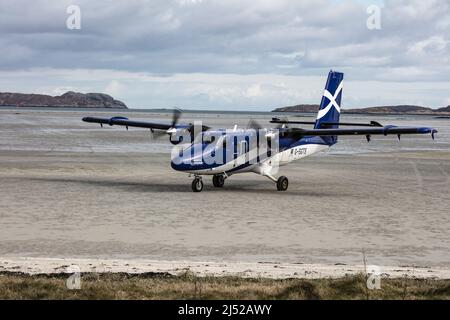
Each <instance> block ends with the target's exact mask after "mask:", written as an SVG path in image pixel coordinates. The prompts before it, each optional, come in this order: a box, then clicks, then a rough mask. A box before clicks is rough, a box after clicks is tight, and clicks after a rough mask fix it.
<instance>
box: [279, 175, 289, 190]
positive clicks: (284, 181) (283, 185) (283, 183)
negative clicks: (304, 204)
mask: <svg viewBox="0 0 450 320" xmlns="http://www.w3.org/2000/svg"><path fill="white" fill-rule="evenodd" d="M288 186H289V181H288V178H286V177H285V176H281V177H279V178H278V180H277V190H278V191H286V190H287V188H288Z"/></svg>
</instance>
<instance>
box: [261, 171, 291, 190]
mask: <svg viewBox="0 0 450 320" xmlns="http://www.w3.org/2000/svg"><path fill="white" fill-rule="evenodd" d="M265 176H266V177H267V178H269V179H270V180H272V181H273V182H275V183H276V184H277V190H278V191H286V190H287V188H288V186H289V180H288V178H286V177H285V176H281V177H279V178H278V179H276V178H275V177H273V176H271V175H268V174H265Z"/></svg>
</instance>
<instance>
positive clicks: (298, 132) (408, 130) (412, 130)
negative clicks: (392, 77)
mask: <svg viewBox="0 0 450 320" xmlns="http://www.w3.org/2000/svg"><path fill="white" fill-rule="evenodd" d="M287 131H288V132H289V133H291V134H292V135H294V136H298V137H302V136H303V137H304V136H352V135H364V136H366V137H370V136H371V135H385V136H387V135H392V134H395V135H398V136H400V135H402V134H427V133H431V136H432V137H433V139H434V134H435V133H437V130H436V129H434V128H429V127H397V126H392V125H390V126H384V127H381V128H380V127H374V128H352V129H339V128H337V129H301V128H291V129H287Z"/></svg>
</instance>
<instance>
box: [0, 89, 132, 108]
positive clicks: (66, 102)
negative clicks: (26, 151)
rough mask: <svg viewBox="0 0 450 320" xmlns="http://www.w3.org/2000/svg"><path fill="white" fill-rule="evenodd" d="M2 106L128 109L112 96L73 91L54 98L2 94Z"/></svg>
mask: <svg viewBox="0 0 450 320" xmlns="http://www.w3.org/2000/svg"><path fill="white" fill-rule="evenodd" d="M0 106H15V107H55V108H57V107H60V108H115V109H127V106H126V105H125V103H123V102H122V101H119V100H115V99H114V98H113V97H111V96H110V95H107V94H104V93H79V92H73V91H68V92H66V93H64V94H63V95H60V96H54V97H52V96H49V95H44V94H25V93H10V92H0Z"/></svg>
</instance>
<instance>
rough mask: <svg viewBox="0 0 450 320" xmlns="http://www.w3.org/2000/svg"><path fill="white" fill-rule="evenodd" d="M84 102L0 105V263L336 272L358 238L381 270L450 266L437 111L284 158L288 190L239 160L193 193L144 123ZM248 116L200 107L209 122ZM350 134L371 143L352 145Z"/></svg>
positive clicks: (353, 268)
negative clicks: (132, 126)
mask: <svg viewBox="0 0 450 320" xmlns="http://www.w3.org/2000/svg"><path fill="white" fill-rule="evenodd" d="M84 114H86V112H84V113H83V112H81V111H73V112H56V111H53V112H52V111H41V112H35V111H20V112H16V111H10V110H1V112H0V118H1V122H0V131H1V132H0V133H1V137H0V195H1V198H0V262H1V263H0V271H1V270H4V271H11V270H15V269H14V268H12V267H11V266H14V267H18V268H16V269H17V270H20V271H23V272H27V270H28V271H29V272H38V273H39V272H49V270H50V269H54V268H57V267H58V266H64V265H67V264H69V265H70V264H72V263H76V264H78V265H80V266H82V269H83V268H90V267H89V264H90V263H91V264H92V261H94V263H93V264H94V265H100V264H102V263H103V262H101V261H105V264H106V265H109V267H110V268H111V269H110V270H112V271H114V270H116V269H114V263H113V262H112V261H118V262H117V263H116V264H117V266H116V267H117V270H116V271H121V270H122V271H123V268H125V267H124V266H125V265H126V264H128V265H129V266H126V268H128V269H127V270H129V269H130V267H131V271H132V270H133V269H132V268H133V267H135V268H136V270H141V271H142V272H157V271H158V270H162V271H170V270H172V271H173V270H175V269H177V268H178V269H183V268H189V269H193V270H194V271H195V270H197V271H199V272H200V273H202V272H204V273H208V272H211V273H213V274H221V273H223V271H224V270H225V273H227V272H229V273H231V274H233V273H242V274H244V273H245V272H246V270H251V271H248V273H249V274H250V275H255V276H256V275H260V276H273V277H286V276H289V275H290V276H295V275H294V273H297V276H299V275H302V276H305V274H306V273H307V271H308V272H309V271H313V272H316V273H313V274H317V273H318V274H320V275H323V276H333V275H343V274H345V273H346V272H349V273H354V272H360V270H361V265H362V263H363V253H362V252H363V251H364V252H365V258H366V260H367V264H369V265H378V266H390V267H384V269H383V268H382V270H387V271H386V273H387V274H392V275H395V274H396V272H395V271H394V270H400V271H398V272H397V274H404V273H405V272H407V271H406V270H411V272H412V270H413V269H414V273H415V274H416V275H419V274H420V275H431V274H432V275H431V276H432V277H434V276H436V277H440V278H449V275H448V274H449V273H448V269H449V268H450V250H449V248H450V235H449V230H450V220H449V213H448V212H449V210H448V208H449V207H450V197H449V190H450V179H449V174H450V151H449V150H448V149H447V146H448V144H449V141H450V140H449V135H448V133H447V132H446V131H445V128H444V130H443V129H442V128H443V127H444V126H445V123H444V120H441V122H438V123H435V122H433V123H431V124H430V125H436V126H438V127H439V128H438V129H439V130H440V134H439V136H438V140H437V142H436V143H434V142H432V141H431V139H430V138H429V137H426V138H425V137H419V138H417V140H414V139H413V138H411V137H406V138H403V137H402V141H401V142H398V141H397V140H396V138H395V137H388V138H385V137H381V138H377V139H374V140H375V141H373V142H371V144H370V146H367V143H366V142H365V140H364V139H354V138H346V139H345V141H343V142H342V145H341V147H340V148H336V150H335V151H330V152H325V153H323V154H321V155H318V156H315V157H311V158H307V159H305V160H303V161H300V162H296V163H293V164H290V165H289V166H286V167H283V168H282V174H283V175H286V176H288V177H289V179H290V185H289V190H288V191H287V192H284V193H280V192H276V189H275V186H274V185H273V183H271V182H270V181H269V180H268V179H266V178H263V177H260V176H257V175H253V174H246V175H238V176H233V177H231V178H230V179H229V180H227V181H226V185H225V187H224V188H223V189H220V190H218V189H215V188H213V186H212V183H211V181H210V179H205V190H204V191H203V192H202V193H200V194H194V193H192V191H191V188H190V183H191V179H190V178H188V177H187V175H186V174H182V173H177V172H175V171H173V170H172V169H171V168H170V164H169V160H170V155H169V153H168V152H169V151H170V145H168V144H167V143H165V142H163V141H152V140H151V139H150V134H149V132H148V131H145V130H130V131H128V132H127V131H125V130H120V129H117V128H104V129H101V128H99V127H97V126H92V125H89V124H85V123H82V122H81V121H80V119H81V116H82V115H84ZM100 115H102V114H100ZM128 116H130V115H128ZM135 116H136V115H135ZM138 116H139V117H141V118H154V117H155V115H152V114H139V115H138ZM190 116H191V118H197V117H200V115H190ZM130 117H131V116H130ZM156 117H157V118H160V119H162V120H163V121H164V120H167V119H168V118H169V116H168V115H157V116H156ZM261 118H263V119H260V120H261V121H262V122H263V123H264V121H265V119H264V117H262V116H261ZM265 118H267V119H269V116H266V117H265ZM248 119H249V116H240V118H239V119H238V120H235V119H233V118H232V117H231V116H230V117H228V116H224V117H219V116H216V115H208V116H207V120H208V121H209V123H213V125H217V126H220V125H232V123H233V122H238V124H239V125H245V124H246V122H248ZM389 121H392V122H394V123H397V124H400V125H401V124H403V123H406V124H408V123H411V122H412V120H410V119H406V120H401V119H389ZM414 121H415V120H414ZM420 121H421V122H422V123H425V124H427V123H426V121H427V120H426V119H425V120H423V119H420ZM433 121H437V120H433ZM209 123H208V124H209ZM447 130H448V129H447ZM439 139H440V140H439ZM362 140H364V141H362ZM376 140H379V141H376ZM416 145H418V147H415V146H416ZM359 146H361V147H362V148H372V149H370V150H368V152H361V153H352V152H347V151H348V150H349V149H351V150H353V149H358V147H359ZM411 146H412V147H411ZM383 147H384V148H383ZM413 147H414V148H413ZM364 150H365V151H367V149H364ZM393 150H397V151H393ZM33 259H34V260H33ZM36 259H37V260H36ZM48 259H50V260H48ZM52 259H53V260H52ZM59 259H66V260H59ZM196 263H198V264H199V267H198V269H195V268H196V267H195V266H196ZM34 264H35V266H34ZM148 265H150V266H148ZM224 265H225V267H223V266H224ZM280 265H281V266H282V267H283V268H278V267H276V266H280ZM120 266H122V269H120ZM145 266H147V267H145ZM221 266H222V267H221ZM399 266H400V267H401V268H403V269H401V268H400V269H399ZM28 268H31V269H28ZM33 268H35V269H33ZM105 268H106V267H105ZM221 268H222V269H221ZM106 269H107V268H106ZM202 270H203V271H202ZM207 270H209V271H207ZM274 270H276V271H274ZM318 270H319V271H318ZM336 270H337V271H336ZM430 270H431V271H430Z"/></svg>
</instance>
